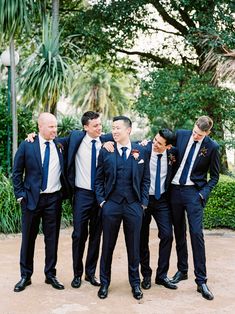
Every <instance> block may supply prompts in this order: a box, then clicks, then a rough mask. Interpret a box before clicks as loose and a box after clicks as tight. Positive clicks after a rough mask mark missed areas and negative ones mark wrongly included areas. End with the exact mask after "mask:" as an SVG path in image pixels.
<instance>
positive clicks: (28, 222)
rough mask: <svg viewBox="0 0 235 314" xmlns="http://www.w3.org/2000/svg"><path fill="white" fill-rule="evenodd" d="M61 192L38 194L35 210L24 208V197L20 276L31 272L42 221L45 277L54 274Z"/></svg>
mask: <svg viewBox="0 0 235 314" xmlns="http://www.w3.org/2000/svg"><path fill="white" fill-rule="evenodd" d="M61 203H62V194H61V192H60V191H58V192H55V193H45V194H40V197H39V202H38V205H37V207H36V209H35V210H29V209H27V208H26V205H25V202H24V199H23V203H22V205H21V207H22V244H21V253H20V269H21V277H24V278H30V277H31V276H32V274H33V259H34V248H35V241H36V238H37V235H38V232H39V225H40V221H42V232H43V234H44V242H45V268H44V273H45V275H46V277H48V278H50V277H52V276H55V275H56V268H55V266H56V262H57V249H58V240H59V231H60V221H61Z"/></svg>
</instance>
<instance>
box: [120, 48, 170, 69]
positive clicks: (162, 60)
mask: <svg viewBox="0 0 235 314" xmlns="http://www.w3.org/2000/svg"><path fill="white" fill-rule="evenodd" d="M115 50H116V51H118V52H122V53H125V54H127V55H138V56H140V57H143V58H148V59H151V60H153V61H154V62H157V63H159V64H161V65H162V66H167V65H172V62H171V61H170V60H168V59H166V58H161V57H159V56H156V55H153V54H152V53H150V52H143V51H128V50H125V49H121V48H116V49H115Z"/></svg>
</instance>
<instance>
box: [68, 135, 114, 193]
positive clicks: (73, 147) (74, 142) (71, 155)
mask: <svg viewBox="0 0 235 314" xmlns="http://www.w3.org/2000/svg"><path fill="white" fill-rule="evenodd" d="M85 135H86V132H85V131H79V130H74V131H72V132H71V133H70V136H69V138H68V165H67V177H68V182H69V185H70V187H71V188H72V189H74V188H75V156H76V153H77V150H78V148H79V146H80V145H81V143H82V140H83V138H84V136H85ZM100 141H101V143H104V142H107V141H113V136H112V134H110V133H109V134H104V135H101V136H100Z"/></svg>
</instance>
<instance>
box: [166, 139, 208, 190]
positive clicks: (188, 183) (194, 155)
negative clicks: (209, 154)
mask: <svg viewBox="0 0 235 314" xmlns="http://www.w3.org/2000/svg"><path fill="white" fill-rule="evenodd" d="M202 141H203V139H202V140H200V141H198V142H197V144H196V147H195V151H194V154H193V158H192V162H191V165H190V167H189V172H188V176H187V180H186V183H185V185H194V182H193V181H191V180H190V176H191V172H192V169H193V165H194V162H195V160H196V157H197V154H198V152H199V149H200V147H201V144H202ZM193 142H194V139H193V136H191V137H190V139H189V141H188V145H187V147H186V150H185V153H184V157H183V159H182V161H181V164H180V166H179V169H178V170H177V172H176V174H175V176H174V178H173V180H172V182H171V183H172V184H176V185H179V184H180V183H179V180H180V176H181V174H182V171H183V169H184V165H185V162H186V159H187V157H188V154H189V151H190V149H191V147H192V145H193Z"/></svg>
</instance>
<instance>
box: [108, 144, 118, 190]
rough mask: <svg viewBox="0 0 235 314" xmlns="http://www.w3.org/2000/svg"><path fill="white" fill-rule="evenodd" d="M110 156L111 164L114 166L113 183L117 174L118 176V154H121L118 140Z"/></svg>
mask: <svg viewBox="0 0 235 314" xmlns="http://www.w3.org/2000/svg"><path fill="white" fill-rule="evenodd" d="M108 154H109V156H110V157H109V158H110V159H111V164H112V166H113V182H112V184H115V181H116V176H117V156H118V155H117V154H119V152H118V149H117V144H116V142H115V143H114V152H113V153H109V152H108Z"/></svg>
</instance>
